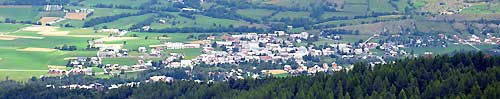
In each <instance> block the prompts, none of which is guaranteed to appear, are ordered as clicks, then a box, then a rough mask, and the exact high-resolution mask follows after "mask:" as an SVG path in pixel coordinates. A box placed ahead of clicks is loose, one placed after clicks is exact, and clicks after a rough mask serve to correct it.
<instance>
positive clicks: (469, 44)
mask: <svg viewBox="0 0 500 99" xmlns="http://www.w3.org/2000/svg"><path fill="white" fill-rule="evenodd" d="M465 44H467V45H470V46H471V47H472V48H474V49H476V50H478V51H480V50H481V49H479V48H477V47H476V46H474V45H472V44H471V43H469V42H466V43H465Z"/></svg>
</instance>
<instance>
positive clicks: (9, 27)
mask: <svg viewBox="0 0 500 99" xmlns="http://www.w3.org/2000/svg"><path fill="white" fill-rule="evenodd" d="M28 26H30V25H27V24H3V23H1V24H0V32H14V31H17V30H19V29H21V28H24V27H28Z"/></svg>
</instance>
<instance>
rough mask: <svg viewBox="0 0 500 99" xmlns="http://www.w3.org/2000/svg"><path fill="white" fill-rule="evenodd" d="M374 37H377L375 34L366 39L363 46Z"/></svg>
mask: <svg viewBox="0 0 500 99" xmlns="http://www.w3.org/2000/svg"><path fill="white" fill-rule="evenodd" d="M375 35H377V34H373V36H371V37H370V38H368V39H367V40H366V41H365V42H363V44H366V43H368V41H370V40H372V39H373V38H375Z"/></svg>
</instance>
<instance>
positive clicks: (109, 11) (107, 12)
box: [88, 8, 139, 19]
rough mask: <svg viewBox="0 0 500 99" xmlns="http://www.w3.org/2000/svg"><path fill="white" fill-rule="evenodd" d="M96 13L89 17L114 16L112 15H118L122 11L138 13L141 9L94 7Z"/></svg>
mask: <svg viewBox="0 0 500 99" xmlns="http://www.w3.org/2000/svg"><path fill="white" fill-rule="evenodd" d="M94 9H95V11H94V14H93V15H92V16H90V17H88V19H92V18H96V17H102V16H112V15H117V14H122V13H137V12H139V10H132V9H113V8H94Z"/></svg>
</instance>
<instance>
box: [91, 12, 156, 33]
mask: <svg viewBox="0 0 500 99" xmlns="http://www.w3.org/2000/svg"><path fill="white" fill-rule="evenodd" d="M153 15H154V14H145V15H139V16H131V17H126V18H121V19H118V20H115V21H113V22H109V23H104V24H99V25H97V26H96V27H103V26H107V27H108V28H116V29H128V28H130V27H132V25H135V24H137V23H138V22H142V21H144V20H146V19H148V18H151V17H153ZM130 20H134V21H130Z"/></svg>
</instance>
